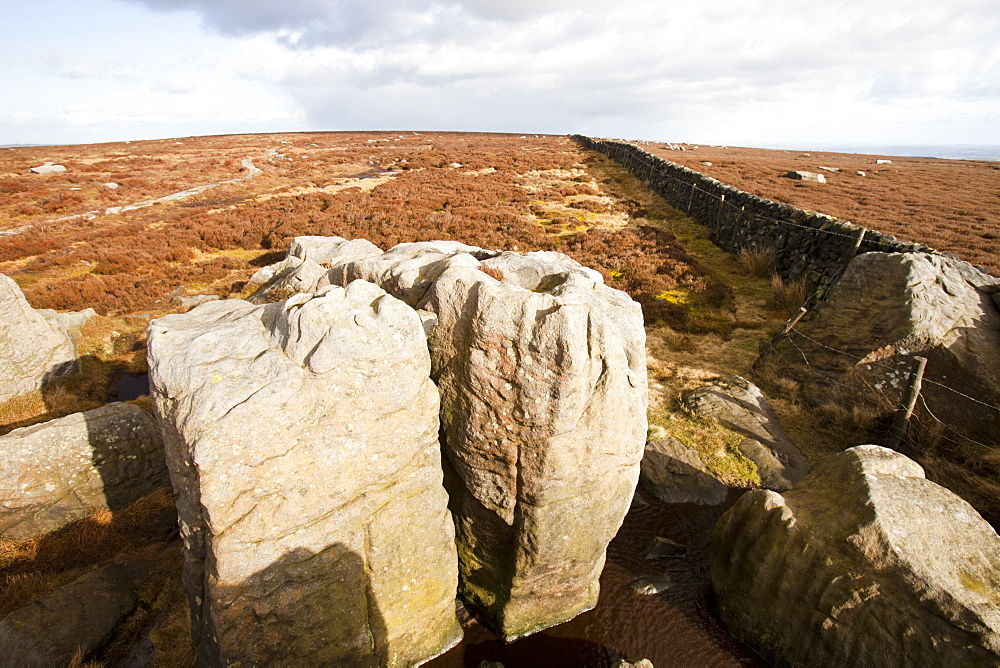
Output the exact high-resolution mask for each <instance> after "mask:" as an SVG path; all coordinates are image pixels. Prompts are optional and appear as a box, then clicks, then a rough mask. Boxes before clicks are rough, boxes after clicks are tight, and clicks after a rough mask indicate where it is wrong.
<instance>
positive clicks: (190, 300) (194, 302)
mask: <svg viewBox="0 0 1000 668" xmlns="http://www.w3.org/2000/svg"><path fill="white" fill-rule="evenodd" d="M174 299H176V300H177V301H179V302H180V303H181V306H182V307H184V308H194V307H195V306H201V305H202V304H204V303H205V302H214V301H216V300H217V299H219V295H191V296H189V297H180V296H178V297H174Z"/></svg>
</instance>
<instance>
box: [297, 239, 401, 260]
mask: <svg viewBox="0 0 1000 668" xmlns="http://www.w3.org/2000/svg"><path fill="white" fill-rule="evenodd" d="M381 254H382V249H380V248H379V247H378V246H376V245H375V244H373V243H372V242H370V241H368V240H367V239H354V240H353V241H348V240H347V239H344V238H343V237H295V238H294V239H293V240H292V243H291V244H290V245H289V247H288V255H289V256H291V257H298V258H302V259H303V260H312V261H313V262H315V263H316V264H318V265H321V266H323V267H327V268H329V267H331V266H333V265H334V264H339V263H340V262H344V261H347V260H360V259H363V258H366V257H373V256H376V255H381Z"/></svg>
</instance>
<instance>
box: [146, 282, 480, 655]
mask: <svg viewBox="0 0 1000 668" xmlns="http://www.w3.org/2000/svg"><path fill="white" fill-rule="evenodd" d="M148 341H149V367H150V380H151V385H152V398H153V403H154V407H155V410H156V413H157V414H158V416H159V418H160V420H161V426H162V429H163V434H164V441H165V445H166V450H167V461H168V465H169V467H170V474H171V478H172V481H173V484H174V489H175V491H176V493H177V496H178V512H179V516H180V522H181V534H182V538H183V540H184V552H185V568H184V581H185V586H186V588H187V591H188V597H189V600H190V604H191V610H192V619H193V623H192V627H193V628H192V630H193V635H194V639H195V644H196V647H197V649H198V653H199V656H200V657H201V661H203V662H204V663H207V664H209V665H230V664H233V663H242V664H243V665H267V664H274V663H291V664H302V665H366V666H368V665H378V666H406V665H412V664H419V663H421V662H422V661H424V660H427V659H429V658H430V657H433V656H435V655H437V654H439V653H441V652H443V651H445V650H446V649H448V648H449V647H451V646H452V645H453V644H454V643H456V642H458V640H459V639H460V637H461V628H460V627H459V625H458V622H457V620H456V617H455V584H456V581H457V579H458V572H457V557H456V550H455V542H454V525H453V523H452V519H451V516H450V514H449V512H448V508H447V503H448V498H447V494H446V493H445V490H444V487H443V485H442V471H441V450H440V446H439V444H438V424H439V423H438V409H439V400H438V392H437V388H436V387H435V386H434V383H433V382H432V381H431V379H430V357H429V355H428V352H427V345H426V337H425V334H424V331H423V326H422V324H421V319H420V317H419V316H418V315H417V313H416V312H415V311H414V310H413V309H411V308H409V307H408V306H406V305H405V304H403V303H402V302H400V301H399V300H397V299H395V298H393V297H391V296H389V295H387V294H385V293H384V292H383V291H382V290H381V289H379V288H378V287H376V286H374V285H372V284H370V283H366V282H364V281H356V282H353V283H351V284H350V285H349V286H348V287H347V288H346V289H345V288H340V287H332V286H328V287H326V288H324V289H321V290H319V291H318V292H316V293H315V294H308V295H307V294H300V295H296V296H295V297H293V298H291V299H289V300H287V301H285V302H278V303H273V304H267V305H261V306H254V305H252V304H249V303H247V302H245V301H238V300H226V301H217V302H210V303H207V304H203V305H201V306H199V307H197V308H195V309H193V310H192V311H190V312H188V313H186V314H182V315H169V316H166V317H164V318H160V319H158V320H154V321H153V322H152V323H150V327H149V335H148Z"/></svg>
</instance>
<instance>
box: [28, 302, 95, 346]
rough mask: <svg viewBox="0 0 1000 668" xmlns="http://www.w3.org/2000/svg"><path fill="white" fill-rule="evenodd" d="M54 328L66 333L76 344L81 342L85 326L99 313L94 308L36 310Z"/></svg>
mask: <svg viewBox="0 0 1000 668" xmlns="http://www.w3.org/2000/svg"><path fill="white" fill-rule="evenodd" d="M35 313H37V314H39V315H40V316H42V317H43V318H45V320H46V321H47V322H48V323H49V325H51V326H52V328H53V329H56V330H60V331H64V332H66V334H68V335H69V338H70V340H72V341H74V342H76V341H79V340H80V336H81V335H82V330H83V328H84V326H85V325H86V324H87V323H88V322H89V321H90V319H91V318H93V317H94V316H95V315H97V311H95V310H94V309H92V308H85V309H83V310H82V311H64V312H60V311H54V310H52V309H50V308H40V309H35Z"/></svg>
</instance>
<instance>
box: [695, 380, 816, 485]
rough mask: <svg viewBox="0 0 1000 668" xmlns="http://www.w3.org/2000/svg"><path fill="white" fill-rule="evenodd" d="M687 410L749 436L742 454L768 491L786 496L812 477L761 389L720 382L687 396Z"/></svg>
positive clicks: (740, 382) (741, 382) (738, 382)
mask: <svg viewBox="0 0 1000 668" xmlns="http://www.w3.org/2000/svg"><path fill="white" fill-rule="evenodd" d="M681 404H682V405H683V407H684V408H685V409H686V410H688V411H690V412H691V413H693V414H694V415H699V416H701V417H706V418H715V419H716V420H718V421H719V422H721V423H723V424H725V425H726V426H728V427H730V428H732V429H735V430H736V431H739V432H741V433H743V434H746V435H747V436H749V437H750V438H751V439H752V441H751V442H747V441H743V442H742V443H741V444H740V451H741V452H742V453H743V455H744V456H745V457H746V458H747V459H749V460H750V461H752V462H753V463H754V464H755V465H756V466H757V470H758V472H759V473H760V479H761V483H762V484H763V485H764V487H766V488H768V489H773V490H775V491H778V492H783V491H785V490H787V489H791V488H792V487H793V486H794V485H795V483H797V482H798V481H799V480H801V479H802V478H803V477H805V475H806V474H807V473H809V460H808V459H806V457H805V455H803V454H802V452H800V451H799V449H798V448H797V447H795V444H794V443H792V440H791V439H790V438H788V435H787V434H786V433H785V430H784V429H782V428H781V424H780V423H779V422H778V418H777V416H775V414H774V411H772V410H771V405H770V404H769V403H768V401H767V397H765V396H764V394H763V392H761V391H760V389H759V388H758V387H757V386H756V385H754V384H753V383H751V382H750V381H748V380H746V379H744V378H740V377H739V376H727V377H725V378H719V379H718V380H716V381H715V382H714V383H713V384H712V385H706V386H704V387H699V388H698V389H696V390H691V391H690V392H685V393H684V395H683V397H682V398H681Z"/></svg>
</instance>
